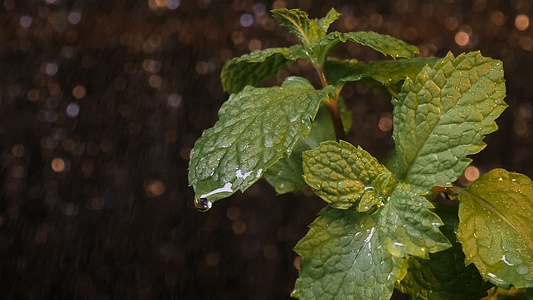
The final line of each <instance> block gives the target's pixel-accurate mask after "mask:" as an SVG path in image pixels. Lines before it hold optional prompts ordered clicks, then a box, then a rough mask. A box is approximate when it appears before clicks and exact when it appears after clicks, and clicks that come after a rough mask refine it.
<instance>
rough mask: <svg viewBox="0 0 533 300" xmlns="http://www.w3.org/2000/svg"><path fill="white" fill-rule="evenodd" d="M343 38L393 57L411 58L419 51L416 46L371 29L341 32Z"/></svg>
mask: <svg viewBox="0 0 533 300" xmlns="http://www.w3.org/2000/svg"><path fill="white" fill-rule="evenodd" d="M343 37H344V39H346V40H348V41H352V42H356V43H359V44H361V45H363V46H367V47H370V48H372V49H374V50H376V51H378V52H380V53H382V54H383V55H390V56H391V57H393V58H400V57H404V58H411V57H414V56H415V54H417V53H419V52H418V48H417V47H416V46H413V45H409V44H407V43H406V42H404V41H402V40H399V39H397V38H395V37H392V36H390V35H386V34H380V33H377V32H373V31H358V32H349V33H344V34H343Z"/></svg>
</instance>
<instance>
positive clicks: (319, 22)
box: [272, 8, 340, 46]
mask: <svg viewBox="0 0 533 300" xmlns="http://www.w3.org/2000/svg"><path fill="white" fill-rule="evenodd" d="M272 16H273V17H274V19H276V20H277V21H278V22H279V24H280V25H281V26H284V27H286V28H287V29H288V30H289V31H290V32H291V33H293V34H294V35H296V36H297V37H298V39H300V41H301V42H302V43H303V44H304V46H308V45H311V44H313V43H315V42H316V41H318V40H319V39H320V38H322V37H323V36H324V35H325V34H326V32H327V31H328V28H329V25H331V23H333V22H334V21H335V20H337V19H338V18H339V16H340V14H339V13H338V12H337V11H335V9H333V8H332V9H331V10H330V11H329V12H328V14H327V15H326V16H325V17H324V18H321V19H314V20H311V19H309V15H308V14H307V13H306V12H304V11H302V10H299V9H285V8H284V9H274V10H272Z"/></svg>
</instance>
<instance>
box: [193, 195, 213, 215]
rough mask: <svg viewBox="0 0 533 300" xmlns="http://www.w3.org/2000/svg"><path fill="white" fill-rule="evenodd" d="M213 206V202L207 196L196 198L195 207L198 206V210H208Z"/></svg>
mask: <svg viewBox="0 0 533 300" xmlns="http://www.w3.org/2000/svg"><path fill="white" fill-rule="evenodd" d="M211 206H213V202H211V201H209V199H207V198H198V199H194V207H196V209H197V210H198V211H201V212H206V211H208V210H209V209H210V208H211Z"/></svg>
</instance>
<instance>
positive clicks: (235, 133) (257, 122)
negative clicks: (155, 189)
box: [189, 77, 335, 201]
mask: <svg viewBox="0 0 533 300" xmlns="http://www.w3.org/2000/svg"><path fill="white" fill-rule="evenodd" d="M328 93H335V89H334V88H333V87H327V88H325V89H324V90H315V89H314V88H313V86H312V85H311V84H310V83H309V81H307V80H306V79H304V78H301V77H289V78H288V79H287V80H286V81H285V82H284V84H283V85H282V86H281V87H271V88H253V87H246V88H245V89H244V90H242V91H241V92H239V93H237V94H233V95H231V96H230V99H229V100H228V101H226V102H225V103H224V104H223V106H222V108H221V109H220V111H219V118H220V119H219V120H218V122H217V123H216V124H215V125H214V126H213V127H212V128H210V129H207V130H206V131H204V133H203V134H202V136H201V137H200V138H199V139H198V140H197V141H196V144H195V145H194V149H193V150H192V152H191V161H190V164H189V184H191V185H192V186H193V187H194V190H195V193H196V198H207V199H209V200H211V201H216V200H219V199H222V198H225V197H227V196H229V195H231V194H233V193H234V192H235V191H237V190H241V191H244V190H246V189H247V188H248V187H249V186H250V185H252V184H253V183H254V182H255V181H257V180H258V179H259V178H261V176H262V175H263V173H264V172H265V171H266V170H267V169H268V168H269V167H270V166H271V165H273V164H274V163H275V162H276V161H278V160H279V159H280V158H281V157H283V155H284V154H290V153H291V151H292V148H293V147H294V144H295V143H296V141H297V140H298V139H299V138H300V137H304V138H305V137H306V136H307V135H308V134H309V131H310V129H311V128H310V127H311V120H312V119H313V118H314V117H315V115H316V113H317V111H318V108H319V105H320V103H321V100H323V99H327V98H328Z"/></svg>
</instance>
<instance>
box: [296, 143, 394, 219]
mask: <svg viewBox="0 0 533 300" xmlns="http://www.w3.org/2000/svg"><path fill="white" fill-rule="evenodd" d="M303 160H304V163H303V169H304V179H305V181H306V182H307V184H309V186H311V188H312V189H313V190H314V191H315V193H316V194H317V195H318V196H320V197H321V198H322V199H324V200H325V201H326V202H328V203H330V204H331V205H332V206H334V207H336V208H341V209H346V208H349V207H351V206H352V205H354V204H355V203H356V202H357V201H359V200H360V198H361V197H363V196H364V195H365V194H367V196H366V197H367V198H368V199H369V200H370V201H368V199H367V198H365V204H366V207H365V209H361V210H363V211H366V210H369V209H370V208H371V207H372V206H374V205H379V204H380V203H381V202H383V198H386V197H388V195H389V194H390V192H391V190H392V186H394V178H392V174H391V173H390V172H389V171H388V170H387V169H386V168H385V167H384V166H382V165H381V164H380V163H379V162H378V160H377V159H375V158H374V157H373V156H372V155H370V154H369V153H368V152H366V151H365V150H363V149H361V147H357V148H356V147H355V146H353V145H352V144H350V143H347V142H344V141H340V143H337V142H334V141H328V142H324V143H322V144H320V146H319V147H317V148H315V149H312V150H308V151H305V152H304V153H303Z"/></svg>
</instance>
